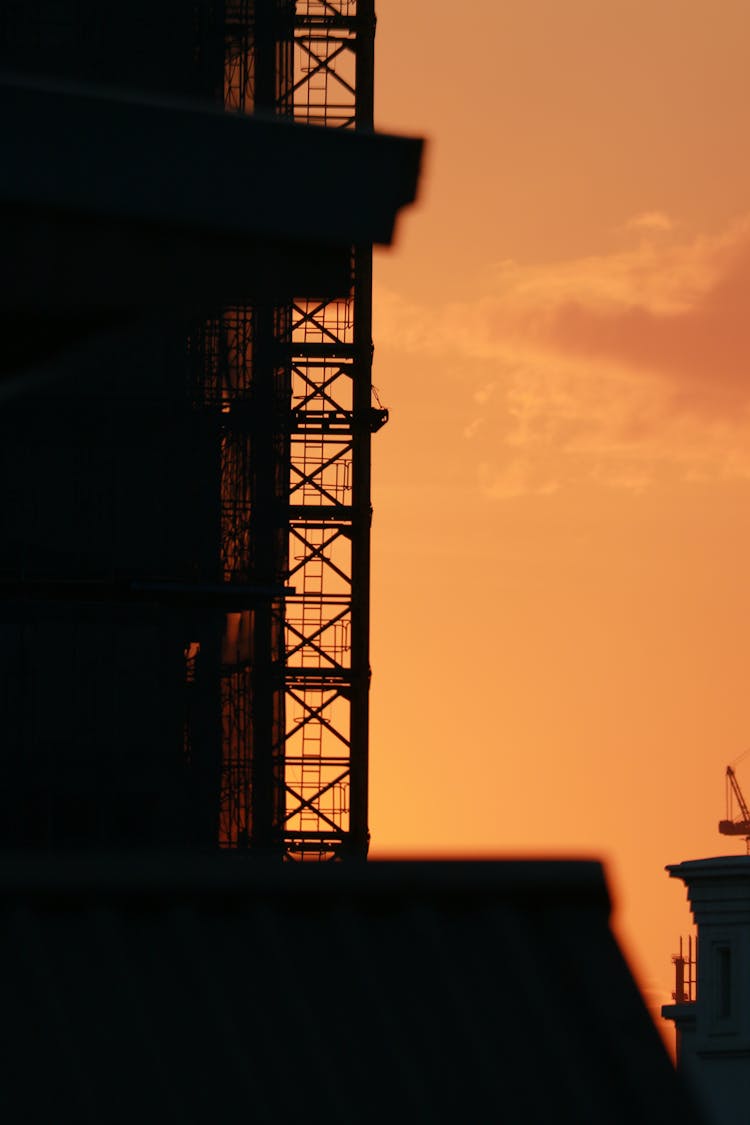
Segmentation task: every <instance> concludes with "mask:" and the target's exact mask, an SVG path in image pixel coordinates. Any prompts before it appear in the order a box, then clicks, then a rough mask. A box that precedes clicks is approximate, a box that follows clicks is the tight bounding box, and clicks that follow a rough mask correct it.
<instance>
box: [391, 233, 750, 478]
mask: <svg viewBox="0 0 750 1125" xmlns="http://www.w3.org/2000/svg"><path fill="white" fill-rule="evenodd" d="M626 225H627V226H628V227H629V228H630V230H631V238H632V240H633V241H634V242H635V244H634V245H631V246H627V247H626V248H624V249H621V250H619V251H617V252H614V253H611V254H608V255H602V256H598V257H594V256H592V257H586V258H580V259H575V260H570V261H563V262H554V263H549V264H541V265H519V264H518V263H515V262H512V261H507V262H502V263H499V264H498V265H497V266H496V267H495V268H494V269H493V270H492V271H491V273H490V276H489V277H488V279H487V281H486V284H485V286H484V292H483V294H481V295H478V297H477V300H476V301H475V302H463V303H457V302H450V301H446V302H445V304H444V305H443V307H442V308H439V309H437V310H436V309H435V308H434V307H433V308H431V309H427V308H421V307H419V306H416V305H411V306H409V305H408V304H405V303H404V302H403V301H400V300H398V298H397V297H396V295H395V294H392V293H387V292H380V293H379V294H378V320H379V325H378V336H379V339H380V341H381V343H384V344H386V345H388V344H389V343H390V344H391V345H395V346H398V348H399V349H400V350H402V351H404V350H405V351H407V352H409V353H412V354H415V353H416V354H421V355H423V356H424V357H425V359H429V361H430V363H431V364H433V365H436V366H441V367H442V368H444V369H446V370H447V369H449V368H451V369H453V370H457V371H461V372H462V375H461V378H462V379H463V380H464V381H466V380H468V385H466V386H465V388H464V393H463V395H462V401H463V402H464V404H465V405H464V409H465V412H466V413H465V417H464V422H463V433H464V436H465V437H466V438H467V439H468V440H470V441H472V442H473V446H474V445H476V446H481V447H482V451H481V452H482V454H483V455H482V457H481V460H480V461H479V467H478V473H479V479H480V481H481V484H482V487H483V488H484V489H485V491H487V492H488V493H489V494H491V495H497V496H500V495H518V494H520V493H522V492H525V493H528V492H532V493H549V492H552V491H554V490H555V489H556V488H558V487H561V486H562V485H564V484H566V483H570V482H571V481H572V480H575V479H581V478H582V477H585V478H586V479H589V480H591V479H593V480H598V481H602V482H606V483H608V484H611V485H614V486H617V487H626V488H634V489H642V488H645V487H647V486H648V484H649V483H650V481H652V480H654V479H656V478H658V477H659V476H660V475H662V474H663V473H664V472H666V471H669V472H672V473H677V474H678V475H679V476H681V477H683V478H689V479H697V478H701V479H702V478H705V477H711V476H717V475H721V476H735V477H736V476H743V477H745V476H748V477H750V448H748V451H747V452H746V450H745V446H746V445H747V446H748V447H750V440H749V439H750V431H749V430H748V425H747V423H748V420H749V419H750V222H748V221H743V222H740V223H737V224H735V225H734V226H733V227H732V228H731V229H730V230H727V231H725V232H723V233H722V234H720V235H718V236H715V237H702V238H695V239H692V240H690V241H679V240H677V239H676V238H675V237H674V235H673V229H674V227H673V224H672V221H671V220H670V219H669V218H668V217H667V216H666V215H663V214H662V213H661V212H659V211H652V212H645V213H643V214H642V215H639V216H635V217H634V218H633V219H631V220H630V221H629V223H628V224H626ZM467 359H471V360H472V361H473V362H472V363H471V364H467V363H466V360H467ZM467 372H471V374H467ZM473 446H472V448H473ZM490 447H491V452H492V455H491V456H490V457H488V456H487V454H488V451H489V449H490ZM477 455H478V456H479V452H478V454H477Z"/></svg>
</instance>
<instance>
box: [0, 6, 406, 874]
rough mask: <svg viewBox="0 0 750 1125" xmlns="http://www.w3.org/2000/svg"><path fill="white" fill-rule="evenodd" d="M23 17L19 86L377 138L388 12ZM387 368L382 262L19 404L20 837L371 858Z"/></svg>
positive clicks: (65, 11) (191, 324) (3, 570)
mask: <svg viewBox="0 0 750 1125" xmlns="http://www.w3.org/2000/svg"><path fill="white" fill-rule="evenodd" d="M0 14H1V16H2V19H1V20H0V65H4V66H10V67H13V68H14V69H15V70H20V71H21V72H27V73H32V74H39V75H43V76H52V77H54V78H61V79H71V78H73V79H75V80H76V81H84V82H91V83H106V84H107V86H108V87H111V88H116V89H126V90H130V91H135V92H137V93H138V94H139V95H140V94H148V95H152V94H156V95H160V96H163V95H165V94H168V95H173V96H180V97H188V98H190V99H194V100H195V99H199V100H202V101H204V102H206V103H209V104H213V105H217V104H223V107H224V109H225V110H226V112H227V113H235V114H249V113H252V114H261V115H263V114H264V115H273V116H274V117H281V118H285V119H288V120H289V122H290V123H301V124H305V125H316V126H319V127H321V128H326V129H343V130H354V131H356V130H360V131H367V132H369V131H371V130H372V128H373V82H374V34H375V13H374V6H373V0H225V2H224V3H220V2H218V0H196V2H194V3H191V4H185V3H184V2H183V0H179V2H178V0H160V2H159V3H155V2H154V0H134V2H133V3H132V4H130V5H128V6H127V9H126V10H125V9H123V10H121V9H115V8H110V7H106V8H102V7H101V5H100V4H98V3H94V0H82V2H80V3H59V2H57V0H55V2H53V0H38V2H36V3H34V4H28V3H12V2H9V3H6V4H5V5H4V6H3V10H2V13H0ZM165 43H169V50H167V51H165V49H164V44H165ZM196 160H200V153H196ZM316 172H319V167H318V166H316V164H315V163H314V162H313V163H311V164H310V165H309V166H301V167H299V169H298V172H297V176H296V179H295V182H294V183H292V184H290V183H289V182H286V183H284V184H283V185H280V191H283V193H284V198H288V199H289V200H290V204H289V229H290V231H292V232H293V231H294V229H295V216H299V215H300V214H304V213H305V209H306V207H307V206H308V202H307V196H308V195H309V194H310V187H309V184H310V178H311V177H312V178H314V177H315V176H316ZM258 175H262V176H268V177H273V175H274V168H273V167H267V168H260V169H258ZM347 190H348V187H347V179H346V175H345V174H343V175H342V177H341V202H342V207H346V206H349V203H348V201H347ZM307 218H309V216H307ZM372 354H373V346H372V248H371V244H369V243H368V244H361V245H353V246H352V247H351V284H350V288H349V292H348V294H344V295H342V294H341V293H340V292H339V293H337V294H336V295H335V296H332V295H330V294H326V293H316V294H314V295H310V294H306V295H302V296H300V295H297V294H293V293H292V294H290V295H289V299H288V300H285V301H281V302H280V301H279V300H278V297H275V296H274V297H273V298H269V299H268V300H267V301H264V300H263V299H260V300H255V299H254V300H253V302H252V303H240V304H236V303H235V304H231V305H226V304H224V305H222V306H221V307H218V308H215V309H213V310H211V311H210V312H209V314H208V315H201V316H195V315H194V314H190V315H187V314H183V315H180V316H177V315H175V314H174V313H167V312H165V313H164V315H163V316H162V317H161V318H159V317H154V318H152V319H151V320H149V321H148V322H144V323H142V324H139V325H138V326H137V328H135V329H134V330H133V331H131V332H129V333H128V334H127V339H126V340H124V341H123V339H118V340H117V342H116V343H115V344H110V345H107V343H106V342H104V343H103V344H101V345H100V347H99V349H98V351H96V353H95V354H89V355H86V356H83V357H82V356H75V357H73V358H72V359H70V358H69V359H68V360H67V361H66V364H67V366H66V365H63V368H64V369H62V368H61V370H60V371H59V372H57V373H56V375H55V376H54V377H53V378H51V379H49V380H48V381H47V383H46V384H45V385H44V386H42V387H41V389H39V390H38V391H35V392H34V395H33V398H32V396H26V397H25V398H22V399H19V400H18V401H17V402H15V403H13V404H11V406H10V407H9V408H7V409H4V410H3V414H2V417H1V418H0V429H2V435H1V436H2V437H3V443H2V449H3V456H4V460H5V462H6V465H5V469H6V474H7V478H8V479H11V477H12V478H13V479H14V480H15V481H16V484H15V485H14V486H13V493H12V497H11V501H10V503H9V504H8V503H6V511H9V515H8V520H7V529H8V532H9V534H8V536H7V537H6V540H5V541H4V543H3V545H2V548H1V549H0V576H2V577H4V578H6V579H7V578H12V579H13V581H14V582H15V584H16V586H18V585H19V584H20V586H21V587H23V590H22V595H21V596H20V597H19V598H17V599H16V600H15V601H14V603H13V605H12V607H10V608H8V607H6V610H5V614H4V620H3V624H2V633H1V635H0V665H2V669H3V670H4V672H5V674H6V675H5V680H4V683H5V684H6V690H5V694H4V696H3V698H2V700H0V704H1V706H0V712H1V713H0V720H2V724H3V728H4V730H5V731H6V732H10V746H11V751H10V752H7V753H6V755H5V757H4V758H3V761H2V763H1V765H0V770H1V771H2V774H3V776H2V781H3V782H4V784H3V787H2V788H3V792H4V793H5V794H6V796H5V797H4V798H3V799H2V801H3V802H4V804H3V807H2V809H1V810H0V814H1V815H0V840H2V839H4V840H5V842H6V843H13V844H16V845H17V844H21V845H24V846H28V845H43V846H49V845H54V846H61V845H65V844H70V845H73V846H102V845H117V846H119V845H121V844H124V843H128V842H132V843H137V844H140V845H150V844H154V843H158V844H159V845H175V844H176V845H180V844H185V843H189V844H192V845H197V846H200V847H204V848H205V847H219V848H223V849H230V850H240V851H248V852H253V853H256V854H263V855H275V856H277V857H279V858H281V857H285V858H292V859H314V860H330V859H336V858H345V857H347V858H364V857H365V856H366V854H367V847H368V838H369V834H368V821H367V806H368V731H369V682H370V666H369V612H370V610H369V586H370V523H371V499H370V454H371V440H372V435H373V434H374V433H375V432H376V431H377V430H378V429H379V428H380V427H381V426H382V425H383V424H384V423H385V421H386V420H387V411H386V410H385V409H383V407H382V406H381V405H380V404H379V402H377V401H373V390H372V382H371V367H372ZM50 451H52V454H53V456H52V460H53V461H54V469H52V468H51V460H50ZM7 685H10V686H7Z"/></svg>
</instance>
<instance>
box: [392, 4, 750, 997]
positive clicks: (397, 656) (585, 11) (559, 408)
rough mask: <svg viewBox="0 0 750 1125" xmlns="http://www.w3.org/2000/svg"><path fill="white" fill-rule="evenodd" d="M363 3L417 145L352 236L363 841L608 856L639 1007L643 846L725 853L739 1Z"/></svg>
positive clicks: (662, 935) (749, 440) (738, 551)
mask: <svg viewBox="0 0 750 1125" xmlns="http://www.w3.org/2000/svg"><path fill="white" fill-rule="evenodd" d="M378 17H379V19H378V37H377V51H378V54H377V58H378V70H377V73H378V96H377V103H376V123H377V126H378V127H379V128H381V129H390V130H393V131H398V132H407V133H413V134H418V135H424V136H426V137H427V138H428V142H429V144H428V152H427V158H426V164H425V172H424V176H423V180H422V191H421V198H420V202H419V205H418V207H417V208H416V209H414V210H412V211H411V212H408V213H406V214H405V215H404V216H403V219H402V221H401V227H400V230H399V238H398V239H397V245H396V248H395V250H394V251H390V252H383V253H379V254H378V257H377V261H376V286H375V340H376V353H375V372H374V381H375V384H376V385H377V388H378V390H379V393H380V396H381V398H382V400H383V403H384V405H386V406H388V407H389V408H390V411H391V421H390V423H389V425H388V426H387V427H386V429H385V430H383V431H382V432H381V433H380V434H378V435H377V437H376V438H375V441H374V504H375V519H374V524H373V563H374V572H373V641H372V663H373V688H372V708H373V718H372V766H371V817H370V821H371V828H372V833H373V846H372V850H371V855H372V856H373V857H374V858H377V857H379V856H381V857H382V856H393V855H414V854H419V855H437V854H440V855H459V854H461V855H466V854H471V855H485V856H503V855H518V854H521V855H528V854H547V855H554V856H557V855H573V856H578V855H581V856H597V857H601V858H602V859H603V860H604V861H605V863H606V865H607V871H608V876H609V880H610V887H611V890H612V893H613V897H614V899H615V919H614V920H615V927H616V930H617V932H618V934H619V936H620V938H621V940H622V942H623V946H624V948H625V951H626V953H627V955H628V957H629V959H630V961H631V964H632V965H633V967H634V969H635V970H636V973H637V976H638V979H639V981H640V983H641V987H642V989H643V991H644V994H645V996H646V998H647V1001H648V1002H649V1004H650V1005H651V1007H652V1009H653V1008H654V1007H655V1006H658V1005H659V1004H660V1003H663V1002H667V1001H668V1000H669V994H670V991H671V989H672V987H673V973H672V966H671V962H670V957H671V954H672V953H673V952H674V951H675V949H676V945H677V939H678V936H679V934H680V933H687V932H688V931H689V929H690V917H689V913H688V909H687V905H686V902H685V892H684V888H683V886H682V884H676V883H675V882H674V881H671V880H669V879H668V878H667V876H666V874H665V872H664V865H665V864H666V863H671V862H678V861H680V860H683V859H690V858H696V857H700V856H708V855H717V854H727V853H737V852H742V851H743V850H744V843H743V841H742V840H741V839H739V840H733V839H726V838H723V837H720V836H719V835H718V832H717V822H718V820H719V818H720V817H722V816H723V815H724V811H725V807H724V768H725V766H726V764H727V762H729V761H731V760H733V759H735V758H736V757H738V756H739V755H740V754H741V753H742V752H743V751H744V750H745V749H746V748H747V747H748V746H750V713H749V712H748V706H747V702H746V694H747V689H746V685H747V680H748V672H749V670H750V637H749V636H748V634H749V629H748V624H749V622H750V146H748V143H747V135H748V115H749V114H750V108H749V107H750V67H749V66H748V43H749V42H750V6H748V4H747V0H607V2H606V3H602V0H475V2H473V3H471V4H466V5H457V4H455V3H450V4H449V3H447V2H446V0H379V3H378ZM738 776H739V780H740V782H741V783H742V784H744V786H745V789H746V791H747V794H748V796H750V757H749V758H748V759H747V760H746V762H745V763H741V764H740V765H739V766H738Z"/></svg>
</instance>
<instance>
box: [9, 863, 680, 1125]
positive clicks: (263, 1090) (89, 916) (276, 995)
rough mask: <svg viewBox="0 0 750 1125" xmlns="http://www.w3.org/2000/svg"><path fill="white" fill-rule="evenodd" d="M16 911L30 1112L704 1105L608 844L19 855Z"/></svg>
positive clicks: (82, 1116)
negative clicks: (508, 852) (325, 857)
mask: <svg viewBox="0 0 750 1125" xmlns="http://www.w3.org/2000/svg"><path fill="white" fill-rule="evenodd" d="M0 910H2V915H3V917H2V929H1V932H2V935H3V936H2V942H3V957H2V965H3V982H2V992H3V1006H4V1020H5V1023H6V1027H7V1028H8V1029H9V1030H10V1031H11V1035H10V1042H9V1044H8V1045H7V1047H6V1049H5V1050H4V1052H3V1054H2V1062H1V1063H0V1067H1V1068H2V1082H0V1097H1V1098H2V1099H4V1104H5V1105H6V1106H17V1105H22V1106H23V1110H24V1112H23V1117H22V1120H23V1121H24V1122H28V1123H36V1122H42V1121H45V1122H49V1121H68V1120H70V1121H76V1122H89V1121H91V1122H101V1121H107V1122H112V1123H116V1122H123V1123H124V1122H132V1121H135V1120H137V1121H139V1122H143V1123H144V1125H150V1123H151V1122H154V1123H157V1122H158V1123H159V1125H168V1123H170V1122H174V1123H175V1125H191V1123H193V1122H194V1123H196V1125H198V1123H201V1125H203V1123H205V1122H207V1121H221V1122H225V1121H232V1120H235V1119H236V1118H238V1117H239V1116H240V1115H246V1116H247V1117H248V1118H249V1119H251V1120H252V1121H254V1122H268V1123H269V1125H271V1123H272V1125H283V1123H287V1122H289V1123H295V1125H297V1123H299V1122H302V1121H305V1122H310V1123H313V1125H315V1123H318V1122H320V1123H323V1122H325V1123H327V1125H333V1123H339V1125H349V1123H351V1122H357V1123H358V1125H359V1123H362V1125H365V1123H370V1122H372V1123H376V1122H377V1123H380V1122H384V1121H392V1120H399V1121H415V1122H416V1121H421V1122H434V1123H442V1122H446V1123H455V1122H458V1121H461V1122H463V1121H465V1122H480V1121H503V1122H512V1123H519V1125H537V1123H538V1125H549V1122H556V1123H570V1125H588V1123H593V1122H597V1123H599V1125H620V1123H623V1125H625V1123H627V1125H651V1123H653V1125H657V1123H658V1125H664V1122H679V1123H680V1125H692V1123H694V1122H696V1121H697V1118H696V1117H695V1116H694V1113H693V1111H692V1109H691V1106H690V1105H689V1103H688V1102H687V1100H686V1098H685V1096H684V1094H683V1092H682V1089H681V1087H680V1085H679V1083H678V1080H677V1077H676V1075H675V1073H674V1071H673V1069H672V1067H671V1064H670V1062H669V1059H668V1057H667V1055H666V1052H665V1050H664V1047H663V1045H662V1043H661V1041H660V1039H659V1037H658V1034H657V1032H656V1030H655V1028H654V1026H653V1024H652V1022H651V1020H650V1018H649V1016H648V1014H647V1012H646V1009H645V1007H644V1005H643V1002H642V1000H641V998H640V996H639V994H638V991H637V989H636V987H635V985H634V983H633V981H632V978H631V976H630V974H629V972H628V969H627V967H626V965H625V963H624V961H623V959H622V956H621V954H620V952H619V950H618V948H617V945H616V943H615V941H614V939H613V937H612V934H611V932H610V930H609V926H608V913H609V900H608V896H607V891H606V888H605V883H604V879H603V875H602V871H601V868H600V867H599V866H598V865H597V864H595V863H572V862H557V863H555V862H509V863H371V864H367V865H344V866H339V865H333V866H331V865H323V866H320V865H318V866H316V867H314V868H313V867H310V866H309V865H302V866H300V865H288V864H287V865H277V866H274V867H266V866H264V865H258V864H257V863H250V862H248V861H246V860H245V861H243V860H242V859H241V858H236V859H231V857H226V856H225V857H219V858H218V859H211V860H205V861H203V860H197V859H196V860H191V861H186V860H185V859H184V858H179V859H166V858H165V859H163V860H159V861H156V860H154V859H153V857H152V860H151V862H149V863H146V864H144V863H140V862H137V861H136V860H134V859H123V858H119V859H117V858H108V857H98V858H95V857H91V858H88V859H78V860H71V861H69V862H66V863H64V862H60V861H55V860H48V859H45V860H21V859H18V860H16V861H12V862H11V861H5V862H4V863H3V864H2V865H1V866H0ZM7 1112H8V1111H7V1109H6V1119H8V1117H7ZM10 1119H11V1120H13V1119H16V1120H20V1119H21V1118H13V1117H12V1116H11V1117H10Z"/></svg>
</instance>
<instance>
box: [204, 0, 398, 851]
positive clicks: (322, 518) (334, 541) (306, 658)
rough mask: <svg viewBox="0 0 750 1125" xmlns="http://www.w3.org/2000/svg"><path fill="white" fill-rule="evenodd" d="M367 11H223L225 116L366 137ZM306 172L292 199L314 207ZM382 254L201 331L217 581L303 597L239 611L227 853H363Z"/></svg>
mask: <svg viewBox="0 0 750 1125" xmlns="http://www.w3.org/2000/svg"><path fill="white" fill-rule="evenodd" d="M374 31H375V15H374V0H296V3H295V2H294V0H265V2H264V0H254V2H253V0H227V3H226V7H225V88H224V103H225V108H226V109H227V110H228V111H230V112H250V111H252V110H256V109H265V110H273V112H275V113H277V114H280V115H283V116H287V117H290V118H293V119H294V120H296V121H299V122H303V123H305V124H314V125H320V126H323V127H327V128H346V129H371V128H372V126H373V44H374ZM310 174H311V175H314V174H315V169H314V168H313V169H300V194H299V206H300V207H304V206H305V196H304V179H305V176H306V175H310ZM371 290H372V251H371V247H369V246H358V247H353V248H352V289H351V292H350V295H349V297H348V298H346V299H343V300H341V299H338V300H332V301H311V300H297V301H294V302H293V303H292V305H291V306H290V307H286V308H273V309H272V308H261V307H258V306H254V307H252V308H250V307H246V308H234V309H227V310H225V311H224V312H223V313H222V314H221V315H220V316H218V317H217V318H215V319H214V320H213V321H211V322H209V323H208V324H207V325H205V326H204V330H203V332H202V334H201V335H202V342H201V344H200V347H199V350H200V351H201V353H202V366H203V370H204V375H203V401H204V404H205V405H212V406H213V407H214V408H215V409H218V410H219V411H220V412H221V422H222V427H221V428H222V438H221V441H222V483H221V488H222V571H223V580H224V581H225V582H228V583H231V582H247V581H249V580H251V579H252V581H254V582H258V581H263V582H267V583H268V584H270V585H273V584H274V583H276V584H278V583H279V581H286V582H287V583H288V584H289V586H290V587H293V588H294V591H295V592H294V594H292V595H290V596H288V597H287V598H286V600H283V599H271V600H269V601H266V602H264V603H262V604H260V605H258V606H257V607H256V608H254V609H253V610H250V611H247V612H246V613H243V614H233V615H230V616H229V617H228V618H227V625H226V630H225V643H224V652H223V657H222V670H221V679H222V720H223V760H222V784H221V809H220V828H219V836H220V843H221V844H222V845H223V846H225V847H230V848H242V847H248V848H251V849H253V850H257V851H259V852H264V853H271V854H276V855H284V856H286V857H287V858H292V859H315V860H328V859H335V858H344V857H359V858H364V857H365V856H366V854H367V847H368V838H369V837H368V827H367V798H368V794H367V775H368V732H369V680H370V667H369V586H370V573H369V572H370V561H369V560H370V522H371V502H370V444H371V436H372V433H373V432H374V431H376V430H377V429H379V428H380V426H381V425H382V424H383V423H384V422H385V421H386V418H387V414H386V412H385V411H384V410H382V408H380V407H374V406H373V403H372V386H371V369H372V298H371Z"/></svg>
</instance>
